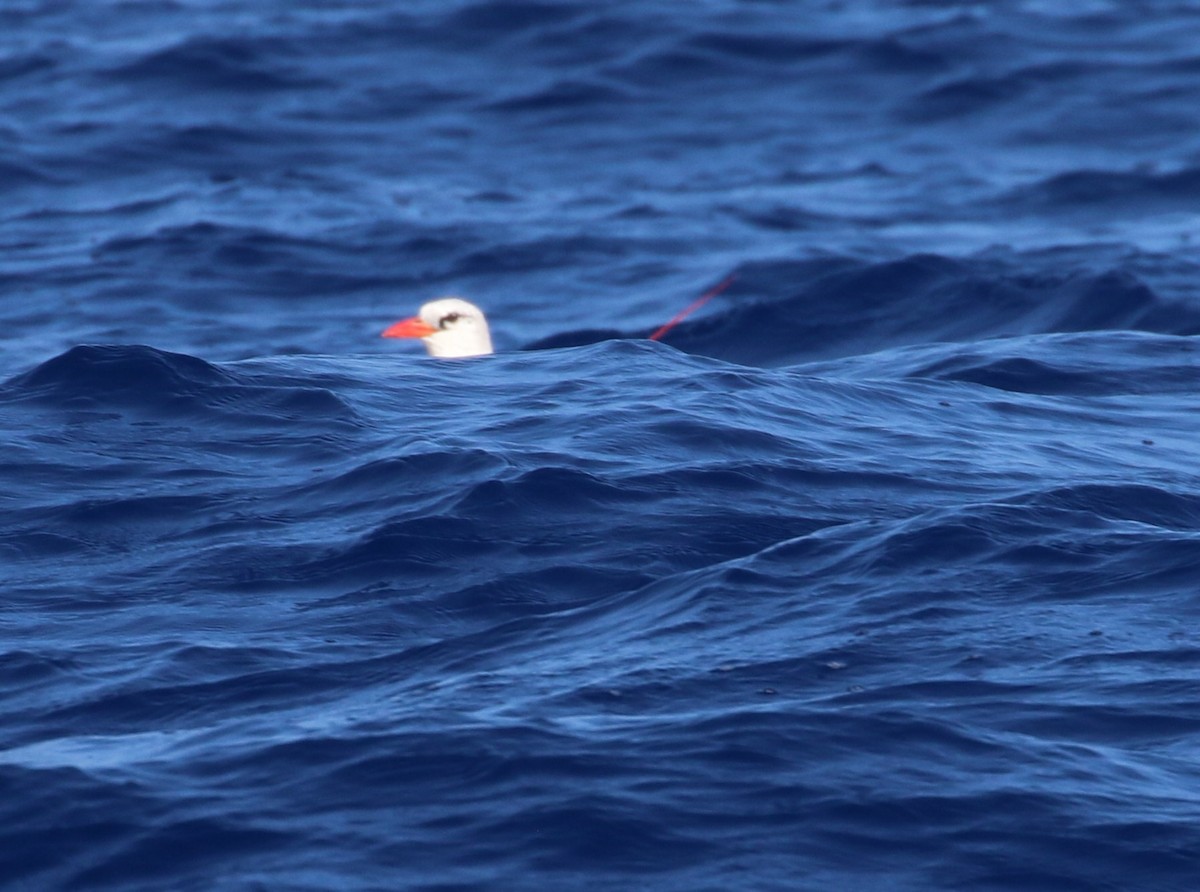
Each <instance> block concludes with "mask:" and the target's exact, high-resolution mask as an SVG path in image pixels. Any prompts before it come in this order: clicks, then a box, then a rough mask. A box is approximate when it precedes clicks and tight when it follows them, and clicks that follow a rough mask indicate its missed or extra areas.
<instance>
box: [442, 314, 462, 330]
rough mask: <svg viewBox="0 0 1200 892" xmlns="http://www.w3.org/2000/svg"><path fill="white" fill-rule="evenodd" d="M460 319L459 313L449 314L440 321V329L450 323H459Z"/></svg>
mask: <svg viewBox="0 0 1200 892" xmlns="http://www.w3.org/2000/svg"><path fill="white" fill-rule="evenodd" d="M458 317H459V314H458V313H447V314H446V315H445V316H443V317H442V318H441V319H439V320H438V328H445V327H446V326H447V325H449V324H450V323H452V322H457V321H458Z"/></svg>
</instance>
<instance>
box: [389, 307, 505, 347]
mask: <svg viewBox="0 0 1200 892" xmlns="http://www.w3.org/2000/svg"><path fill="white" fill-rule="evenodd" d="M383 337H385V338H420V339H421V340H422V341H424V342H425V349H426V350H428V351H429V355H430V356H439V357H442V358H444V359H449V358H453V357H459V356H487V355H488V354H490V353H491V352H492V336H491V334H490V333H489V332H488V324H487V319H485V318H484V316H483V311H482V310H481V309H479V307H477V306H475V305H474V304H472V303H468V302H467V301H465V300H463V299H462V298H459V297H443V298H439V299H438V300H431V301H430V302H429V303H427V304H425V305H424V306H423V307H421V310H420V312H419V313H417V315H416V316H413V317H412V318H410V319H402V320H401V321H399V322H397V323H396V324H395V325H392V326H390V327H389V328H387V329H385V330H384V332H383Z"/></svg>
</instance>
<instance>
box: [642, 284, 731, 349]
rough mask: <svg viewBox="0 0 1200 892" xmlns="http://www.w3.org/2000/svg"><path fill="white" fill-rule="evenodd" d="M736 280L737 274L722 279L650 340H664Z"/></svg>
mask: <svg viewBox="0 0 1200 892" xmlns="http://www.w3.org/2000/svg"><path fill="white" fill-rule="evenodd" d="M736 278H737V274H736V273H730V274H729V275H728V276H726V277H725V278H724V279H722V280H721V281H720V282H718V283H717V284H716V285H713V286H712V287H711V288H709V289H708V290H707V291H705V292H704V293H703V294H701V295H700V296H699V297H698V298H696V299H695V300H694V301H692V302H691V303H690V304H688V305H687V306H686V307H684V308H683V309H682V310H680V311H679V312H678V313H676V314H675V315H674V316H672V317H671V319H670V320H669V321H668V322H667V323H666V324H665V325H663V326H662V327H661V328H660V329H658V331H656V332H655V333H654V334H652V335H650V340H652V341H657V340H660V339H661V338H662V336H663V335H665V334H666V333H667V332H669V331H670V330H671V329H672V328H674V327H675V326H676V325H678V324H679V323H680V322H682V321H683V320H684V319H686V318H687V317H688V316H690V315H692V313H694V312H696V311H697V310H698V309H700V308H701V307H702V306H704V305H705V304H706V303H708V302H709V301H710V300H712V299H713V298H714V297H716V296H717V295H718V294H720V293H721V292H722V291H724V290H725V289H726V288H728V287H729V286H730V285H732V284H733V280H734V279H736Z"/></svg>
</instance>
